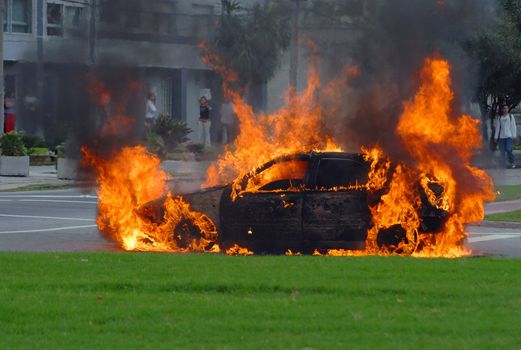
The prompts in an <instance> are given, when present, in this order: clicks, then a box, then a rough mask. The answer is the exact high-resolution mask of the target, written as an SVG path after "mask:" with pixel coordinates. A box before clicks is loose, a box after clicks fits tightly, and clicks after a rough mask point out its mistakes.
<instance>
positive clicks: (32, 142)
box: [23, 134, 47, 148]
mask: <svg viewBox="0 0 521 350" xmlns="http://www.w3.org/2000/svg"><path fill="white" fill-rule="evenodd" d="M23 142H24V145H25V147H27V148H44V147H47V144H46V143H45V140H44V139H43V138H42V137H41V136H36V135H27V134H26V135H23Z"/></svg>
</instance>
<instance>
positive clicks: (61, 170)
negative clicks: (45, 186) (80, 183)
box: [56, 158, 80, 180]
mask: <svg viewBox="0 0 521 350" xmlns="http://www.w3.org/2000/svg"><path fill="white" fill-rule="evenodd" d="M79 167H80V161H79V160H78V159H72V158H58V160H57V164H56V170H57V173H58V179H62V180H78V179H79V172H78V169H79Z"/></svg>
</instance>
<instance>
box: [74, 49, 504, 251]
mask: <svg viewBox="0 0 521 350" xmlns="http://www.w3.org/2000/svg"><path fill="white" fill-rule="evenodd" d="M207 61H209V62H211V63H212V64H213V66H214V68H216V69H217V70H218V71H219V72H220V73H221V74H223V75H224V76H225V83H226V84H225V86H224V89H225V92H226V94H227V95H228V96H229V97H231V99H232V101H233V104H234V111H235V113H236V114H237V116H238V119H239V122H240V133H239V135H238V137H237V139H236V140H235V142H234V144H233V145H232V146H230V147H228V148H226V149H225V152H224V153H223V154H222V155H221V157H220V158H219V159H218V161H217V162H216V163H215V164H214V165H213V166H211V168H210V170H209V172H208V178H207V182H206V186H212V185H217V184H224V183H228V184H231V185H232V197H235V196H238V195H241V193H240V191H245V190H246V191H262V190H263V189H262V187H263V185H264V184H266V183H269V182H271V181H273V179H277V178H288V174H286V173H287V172H290V173H291V174H292V175H293V176H294V177H293V178H301V177H303V176H302V174H303V173H305V167H304V165H303V164H301V163H300V162H299V161H297V160H296V161H293V162H290V163H288V164H290V166H289V167H286V168H277V167H273V168H272V169H270V171H267V172H264V173H261V174H259V175H258V176H254V177H251V178H249V180H248V181H249V182H248V183H246V184H244V183H243V180H244V176H245V175H246V174H250V173H251V172H252V171H255V169H257V168H258V167H259V166H261V165H263V164H264V163H266V162H267V161H269V160H271V159H273V158H275V157H278V156H284V155H291V154H294V153H300V152H311V151H340V150H341V149H340V147H339V146H338V144H339V143H338V142H336V141H335V140H334V139H333V137H331V136H329V135H328V133H327V131H326V128H325V125H324V110H323V109H322V107H321V106H320V103H319V102H318V100H317V96H318V95H320V94H319V93H318V92H319V90H320V79H319V75H318V72H317V70H316V69H314V68H311V69H310V74H309V81H308V87H307V88H306V90H305V91H303V92H302V93H300V94H297V93H295V92H291V93H289V94H288V97H287V100H286V102H287V103H286V106H285V107H283V108H281V109H280V110H279V111H278V112H276V113H274V114H270V115H268V114H255V113H254V111H253V108H252V107H251V106H249V105H248V104H247V103H246V102H245V101H244V99H243V98H242V97H241V96H240V94H239V93H238V92H236V91H233V89H231V88H230V83H231V82H233V81H235V80H236V76H235V75H234V74H233V73H232V72H230V71H228V70H227V69H225V67H224V65H222V63H221V62H220V61H219V60H218V58H216V57H207ZM348 71H351V73H349V74H351V75H352V74H355V71H356V70H353V69H351V70H348ZM421 79H422V83H421V85H420V88H419V91H418V93H417V94H416V96H415V97H414V98H413V99H411V100H410V101H407V102H405V103H404V109H403V114H402V116H401V118H400V121H399V123H398V125H397V127H396V130H395V132H396V135H397V140H398V142H400V141H401V143H402V146H403V149H404V150H405V151H406V153H407V154H408V156H407V157H404V159H390V158H389V157H388V156H387V155H386V152H385V151H386V150H384V149H381V148H380V147H377V146H374V147H371V148H363V149H362V153H363V154H364V155H365V159H366V161H367V162H368V163H370V171H369V180H368V182H367V183H365V184H356V187H357V189H360V188H363V189H365V190H366V191H367V192H368V194H369V195H370V196H372V197H373V198H377V201H376V202H370V206H369V209H370V212H371V215H372V225H371V227H370V229H369V230H368V232H367V240H366V249H365V250H364V251H345V250H330V251H327V252H323V251H316V252H315V254H316V255H321V254H329V255H366V254H412V255H413V256H445V257H455V256H462V255H466V254H468V253H469V251H468V250H466V249H464V248H463V247H462V242H463V240H464V238H465V237H466V233H465V227H464V225H465V224H467V223H470V222H477V221H479V220H481V219H482V218H483V215H484V209H483V203H484V201H487V200H492V199H493V198H494V193H493V184H492V181H491V179H490V178H489V177H488V176H487V175H486V173H485V172H484V171H483V170H480V169H477V168H474V167H473V166H472V165H471V157H472V155H473V153H474V152H475V151H476V150H477V149H479V147H480V145H481V139H480V134H479V128H478V125H477V123H478V122H477V121H475V120H474V119H472V118H471V117H470V116H466V115H463V116H459V117H456V116H455V115H454V112H453V111H452V103H453V98H454V97H453V92H452V89H451V80H450V65H449V64H448V62H447V61H445V60H442V59H439V58H429V59H426V61H425V66H424V68H423V71H422V75H421ZM98 90H99V91H101V92H104V90H103V89H101V88H99V89H98ZM327 90H329V87H326V88H324V91H327ZM336 93H338V91H336ZM105 95H106V94H105ZM102 97H103V96H102ZM109 97H110V96H109ZM109 97H107V96H105V97H103V98H102V99H101V100H100V101H101V102H100V103H102V104H103V103H104V102H103V101H106V100H107V98H109ZM333 100H334V99H333ZM329 108H330V110H331V108H332V110H334V106H329ZM108 132H111V128H110V127H109V128H108ZM83 153H84V157H85V160H86V162H87V163H88V164H90V165H91V166H93V167H94V168H95V169H96V171H97V180H98V183H99V190H98V194H99V217H98V224H99V227H100V229H101V230H102V232H104V233H105V234H106V235H107V236H109V237H110V238H112V239H113V240H115V241H116V242H118V243H119V244H120V245H121V246H122V247H123V248H124V249H126V250H150V251H165V252H191V251H198V252H219V251H220V248H219V246H218V233H217V230H216V227H215V225H214V224H213V222H212V221H211V220H210V219H209V218H208V217H207V216H206V215H204V214H203V213H199V212H194V211H192V210H191V209H190V206H189V205H188V204H187V203H186V202H185V201H184V200H183V199H182V198H181V197H176V196H174V195H172V194H171V193H168V191H167V186H166V181H167V179H168V175H167V174H166V173H165V172H164V171H163V170H161V168H160V161H159V159H158V158H157V157H155V156H152V155H151V154H149V153H148V152H146V150H145V149H144V148H143V147H140V146H138V147H126V148H123V149H122V150H121V151H120V152H117V153H115V154H114V155H112V156H111V157H101V156H97V155H95V154H93V153H92V152H90V151H89V150H88V149H86V148H84V149H83ZM295 176H296V177H295ZM290 178H291V177H290ZM294 190H295V191H300V190H307V189H303V188H299V187H296V188H295V189H294ZM338 190H342V189H338ZM159 198H164V203H163V204H162V206H161V208H162V211H161V212H160V213H157V212H155V213H151V212H148V211H147V208H146V206H145V204H147V203H149V202H151V201H154V200H156V199H159ZM426 202H427V203H428V204H429V205H430V206H431V207H432V208H434V210H440V211H443V212H444V213H445V214H446V219H445V221H444V224H443V226H442V227H440V228H437V229H436V232H428V230H427V231H426V229H425V227H429V226H428V225H423V224H424V223H423V222H422V220H423V218H422V208H423V207H424V206H425V204H426ZM382 233H384V234H388V235H401V237H402V239H401V241H399V242H395V243H393V244H392V245H382V244H381V242H380V241H379V237H380V235H381V234H382ZM226 253H227V254H244V255H249V254H252V252H250V251H248V250H247V249H244V248H241V247H239V246H237V245H235V246H233V247H231V248H229V249H228V250H227V251H226ZM287 254H288V255H298V252H292V251H288V252H287Z"/></svg>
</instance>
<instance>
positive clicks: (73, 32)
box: [65, 6, 84, 36]
mask: <svg viewBox="0 0 521 350" xmlns="http://www.w3.org/2000/svg"><path fill="white" fill-rule="evenodd" d="M65 23H66V26H65V27H66V30H67V36H80V35H81V26H82V25H83V24H84V18H83V8H81V7H76V6H66V7H65Z"/></svg>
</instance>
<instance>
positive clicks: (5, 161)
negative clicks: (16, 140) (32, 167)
mask: <svg viewBox="0 0 521 350" xmlns="http://www.w3.org/2000/svg"><path fill="white" fill-rule="evenodd" d="M0 176H29V156H22V157H8V156H0Z"/></svg>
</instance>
